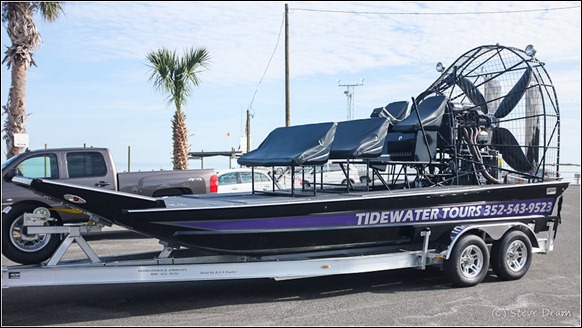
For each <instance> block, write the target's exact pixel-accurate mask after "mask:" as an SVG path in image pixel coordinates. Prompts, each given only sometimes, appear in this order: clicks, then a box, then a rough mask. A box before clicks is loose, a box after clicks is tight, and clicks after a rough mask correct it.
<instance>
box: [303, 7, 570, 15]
mask: <svg viewBox="0 0 582 328" xmlns="http://www.w3.org/2000/svg"><path fill="white" fill-rule="evenodd" d="M575 8H580V6H570V7H556V8H542V9H521V10H499V11H468V12H432V13H428V12H379V11H344V10H327V9H309V8H293V9H292V10H299V11H312V12H324V13H333V14H357V15H488V14H514V13H529V12H539V11H551V10H567V9H575Z"/></svg>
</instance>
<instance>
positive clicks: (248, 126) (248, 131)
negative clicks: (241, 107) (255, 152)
mask: <svg viewBox="0 0 582 328" xmlns="http://www.w3.org/2000/svg"><path fill="white" fill-rule="evenodd" d="M251 117H252V115H251V111H250V109H247V124H246V127H245V136H246V139H247V140H246V142H247V153H248V152H250V151H251Z"/></svg>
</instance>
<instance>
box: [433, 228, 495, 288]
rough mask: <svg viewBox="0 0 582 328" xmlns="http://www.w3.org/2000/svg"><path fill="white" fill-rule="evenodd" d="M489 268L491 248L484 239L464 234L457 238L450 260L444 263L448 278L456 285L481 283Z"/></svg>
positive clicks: (468, 285)
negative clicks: (488, 247)
mask: <svg viewBox="0 0 582 328" xmlns="http://www.w3.org/2000/svg"><path fill="white" fill-rule="evenodd" d="M488 269H489V250H488V249H487V245H486V244H485V242H484V241H483V239H481V238H479V237H478V236H475V235H471V234H468V235H464V236H462V237H460V238H459V240H457V243H456V244H455V246H454V247H453V250H452V252H451V255H450V257H449V259H448V260H446V261H444V263H443V271H444V273H445V276H446V278H447V279H448V280H449V281H450V282H451V283H452V284H453V285H455V286H458V287H470V286H475V285H477V284H479V283H480V282H481V281H483V279H485V276H486V275H487V270H488Z"/></svg>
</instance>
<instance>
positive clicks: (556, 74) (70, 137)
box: [1, 1, 581, 171]
mask: <svg viewBox="0 0 582 328" xmlns="http://www.w3.org/2000/svg"><path fill="white" fill-rule="evenodd" d="M285 3H288V5H289V8H290V13H289V31H290V33H289V36H290V39H289V43H290V75H291V79H290V104H291V124H292V125H296V124H305V123H313V122H324V121H343V120H345V119H346V116H347V101H346V96H345V95H344V91H345V90H346V88H345V87H340V86H338V80H341V84H355V83H358V82H360V79H362V78H363V79H364V82H363V85H362V86H358V87H355V88H354V118H363V117H368V116H369V115H370V113H371V111H372V109H374V108H376V107H380V106H384V105H386V104H387V103H389V102H392V101H398V100H409V99H410V98H411V97H413V96H416V95H418V94H419V93H420V92H422V91H423V90H424V89H425V88H426V87H428V86H429V85H430V84H431V83H432V82H433V81H434V80H435V79H436V78H437V77H438V73H437V72H436V71H435V69H434V67H435V64H436V63H437V62H439V61H441V62H443V64H445V66H446V65H447V64H450V63H452V62H453V61H454V60H455V59H456V58H457V57H459V56H460V55H461V54H463V53H465V52H466V51H468V50H470V49H473V48H475V47H477V46H480V45H486V44H497V43H499V44H501V45H504V46H511V47H516V48H525V46H527V45H528V44H533V45H534V46H535V47H536V49H537V51H538V52H537V55H536V57H537V58H538V59H540V60H541V61H543V62H545V63H546V69H547V70H548V72H549V74H550V77H551V79H552V82H553V84H554V85H555V87H556V90H557V95H558V101H559V105H560V111H561V122H562V125H561V127H562V135H561V138H562V139H561V140H562V155H561V158H560V161H561V162H562V163H580V150H579V149H580V141H581V133H580V108H581V107H580V90H581V85H580V58H581V55H580V53H581V46H580V43H581V41H580V40H581V37H580V34H581V26H580V17H581V14H580V12H581V11H580V2H579V1H563V2H562V1H556V2H516V1H504V2H495V1H494V2H457V1H454V2H453V1H445V2H382V1H380V2H365V1H357V2H349V1H345V2H300V1H297V2H295V1H290V2H278V1H267V2H216V1H213V2H71V3H68V2H66V3H64V4H63V9H64V15H62V16H61V17H60V18H59V19H58V20H57V21H55V22H53V23H50V24H48V23H44V22H42V21H41V19H40V18H39V17H37V22H38V29H39V31H40V33H41V36H42V39H43V45H42V47H41V49H40V50H39V51H37V52H36V54H35V55H34V59H35V61H36V63H37V67H32V68H31V69H30V70H29V71H28V75H27V104H26V106H27V112H28V113H29V114H30V116H29V118H28V121H27V125H26V126H27V132H28V134H29V137H30V148H31V149H36V148H44V147H45V144H46V145H48V146H49V147H71V146H83V145H86V146H95V147H108V148H110V149H111V150H112V151H113V155H114V158H115V160H116V163H117V168H118V170H120V171H123V170H126V169H127V149H128V147H131V170H132V171H137V170H159V169H171V168H172V164H171V154H172V141H171V119H172V115H173V112H174V110H175V108H174V107H173V105H170V104H168V102H167V98H166V95H165V94H163V93H160V92H158V91H156V90H155V89H154V88H153V86H152V83H151V82H150V81H149V68H148V65H147V60H146V54H147V53H148V52H150V51H154V50H157V49H159V48H162V47H166V48H168V49H171V50H176V51H177V52H178V53H179V54H180V53H181V52H182V51H183V50H184V49H186V48H189V47H205V48H206V49H207V50H208V51H209V53H210V56H211V62H210V65H209V67H208V70H205V71H202V72H200V73H199V77H200V78H201V80H202V83H201V85H200V86H199V87H196V88H194V91H193V94H192V96H191V97H190V98H189V100H188V104H187V106H186V108H185V110H186V115H187V123H188V129H189V132H190V134H191V136H190V140H189V141H190V144H191V150H192V151H200V150H204V151H222V150H230V149H231V148H238V147H239V144H240V137H241V136H242V135H243V134H244V123H245V120H244V116H245V115H246V110H247V109H248V108H251V111H252V113H253V118H252V120H251V136H252V146H253V148H254V147H256V146H258V144H259V143H260V142H261V141H262V140H263V139H264V138H265V137H266V136H267V134H268V133H269V132H270V131H272V130H273V129H275V128H277V127H280V126H284V125H285V83H284V82H285V74H284V34H283V33H284V32H283V30H282V24H283V18H284V8H285ZM567 7H570V8H567ZM558 8H562V9H558ZM564 8H566V9H564ZM540 9H545V10H540ZM330 11H336V12H330ZM337 11H340V12H342V13H339V12H337ZM344 12H345V13H344ZM347 12H358V13H359V14H354V13H347ZM364 12H365V14H364ZM494 12H497V13H494ZM378 13H383V14H378ZM411 13H418V14H411ZM443 13H456V14H455V15H451V14H443ZM475 13H481V14H475ZM9 44H10V40H9V39H8V37H7V35H6V30H5V28H4V26H3V27H2V45H3V46H8V45H9ZM271 57H272V59H271ZM267 68H268V69H267ZM263 74H264V78H263ZM260 81H261V82H260ZM259 82H260V83H259ZM9 86H10V74H9V71H8V70H6V66H4V67H3V70H2V85H1V89H2V93H1V97H2V100H1V101H2V105H5V104H6V99H7V97H8V89H9ZM253 96H254V100H253ZM3 119H4V117H3ZM4 147H5V144H4V140H2V148H3V151H2V161H4V160H5V151H4ZM233 164H235V163H234V162H233ZM204 166H205V167H206V168H210V167H213V168H216V169H224V168H227V167H228V166H229V162H228V160H227V159H226V158H221V157H218V158H208V159H206V160H205V162H204ZM199 167H200V161H197V160H192V161H191V162H190V168H199Z"/></svg>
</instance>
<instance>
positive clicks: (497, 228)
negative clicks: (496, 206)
mask: <svg viewBox="0 0 582 328" xmlns="http://www.w3.org/2000/svg"><path fill="white" fill-rule="evenodd" d="M509 230H520V231H523V232H524V233H525V234H526V235H527V236H528V237H529V239H530V241H531V243H532V247H539V244H538V239H537V237H536V234H535V233H534V232H533V230H532V229H531V228H530V227H529V226H528V225H526V224H523V223H521V222H509V223H494V224H472V225H461V226H456V227H455V228H454V229H453V230H452V231H451V235H450V237H451V243H450V244H449V247H448V248H447V250H446V254H445V259H446V260H448V259H449V257H450V256H451V252H452V249H453V247H454V246H455V244H456V243H457V241H458V240H459V238H461V237H462V236H464V235H465V234H467V233H471V234H475V235H477V236H480V237H481V238H483V239H485V235H484V234H487V235H488V236H489V237H491V238H492V239H493V240H499V239H501V237H503V236H504V235H505V233H507V232H508V231H509Z"/></svg>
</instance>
